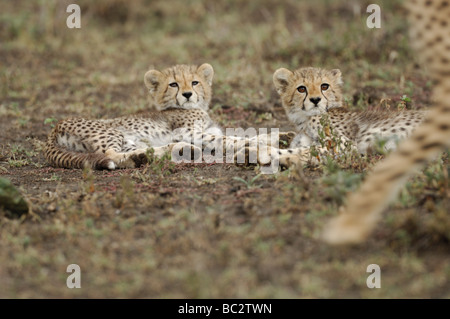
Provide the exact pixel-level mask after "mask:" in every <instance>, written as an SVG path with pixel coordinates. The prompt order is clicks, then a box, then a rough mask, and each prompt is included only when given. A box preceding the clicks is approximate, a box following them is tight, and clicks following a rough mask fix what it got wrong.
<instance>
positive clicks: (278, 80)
mask: <svg viewBox="0 0 450 319" xmlns="http://www.w3.org/2000/svg"><path fill="white" fill-rule="evenodd" d="M293 75H294V73H292V72H291V71H289V70H288V69H285V68H281V69H278V70H276V71H275V73H274V74H273V84H274V85H275V89H276V90H277V93H278V94H279V95H281V94H283V93H284V92H285V91H286V88H287V87H288V85H289V83H290V82H291V78H292V76H293Z"/></svg>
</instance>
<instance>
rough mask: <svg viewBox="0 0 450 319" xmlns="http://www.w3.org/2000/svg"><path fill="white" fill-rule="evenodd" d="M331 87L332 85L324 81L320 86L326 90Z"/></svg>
mask: <svg viewBox="0 0 450 319" xmlns="http://www.w3.org/2000/svg"><path fill="white" fill-rule="evenodd" d="M329 87H330V85H329V84H328V83H322V85H321V86H320V89H321V90H322V91H326V90H328V88H329Z"/></svg>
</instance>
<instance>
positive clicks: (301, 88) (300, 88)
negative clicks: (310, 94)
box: [297, 85, 306, 93]
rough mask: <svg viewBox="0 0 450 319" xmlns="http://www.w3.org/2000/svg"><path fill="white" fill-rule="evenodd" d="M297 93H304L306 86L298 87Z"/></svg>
mask: <svg viewBox="0 0 450 319" xmlns="http://www.w3.org/2000/svg"><path fill="white" fill-rule="evenodd" d="M297 91H299V92H300V93H305V92H306V86H303V85H300V86H299V87H298V88H297Z"/></svg>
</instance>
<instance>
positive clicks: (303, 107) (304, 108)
mask: <svg viewBox="0 0 450 319" xmlns="http://www.w3.org/2000/svg"><path fill="white" fill-rule="evenodd" d="M307 97H308V90H306V95H305V98H304V99H303V106H302V109H303V110H306V107H305V101H306V98H307Z"/></svg>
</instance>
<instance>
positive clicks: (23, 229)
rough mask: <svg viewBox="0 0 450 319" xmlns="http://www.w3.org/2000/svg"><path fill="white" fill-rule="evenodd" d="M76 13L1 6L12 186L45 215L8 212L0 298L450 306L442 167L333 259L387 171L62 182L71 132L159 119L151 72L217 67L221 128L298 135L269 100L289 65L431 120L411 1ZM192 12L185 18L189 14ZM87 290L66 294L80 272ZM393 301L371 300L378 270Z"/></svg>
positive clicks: (209, 171) (133, 172) (0, 92)
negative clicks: (353, 216) (277, 74)
mask: <svg viewBox="0 0 450 319" xmlns="http://www.w3.org/2000/svg"><path fill="white" fill-rule="evenodd" d="M73 2H74V3H79V4H80V6H81V9H82V16H81V17H82V27H81V29H68V28H67V27H66V24H65V22H66V17H67V16H68V15H69V14H68V13H66V11H65V9H66V7H67V3H71V2H67V3H66V2H64V1H45V2H36V3H34V2H30V1H14V2H2V4H0V38H1V43H0V127H1V129H0V177H3V178H7V179H9V180H10V181H11V182H12V183H13V184H14V185H15V186H17V187H18V189H19V190H20V191H21V192H22V194H23V195H24V197H25V198H26V199H27V201H28V202H29V204H30V206H31V212H30V213H29V214H26V215H24V216H22V217H21V218H11V217H10V216H9V214H8V213H7V212H6V211H5V210H2V209H1V208H0V287H2V288H1V289H0V298H48V297H53V298H80V297H86V298H104V297H107V298H117V297H119V298H449V297H450V294H449V292H450V281H449V277H450V262H449V261H450V258H449V256H450V255H449V253H450V250H449V241H450V215H449V214H448V212H449V208H450V205H449V204H450V188H449V186H450V183H449V178H448V174H449V171H450V170H449V154H448V152H445V153H444V154H442V156H440V157H439V158H438V159H436V160H435V161H433V162H432V163H430V164H428V165H427V167H426V168H424V169H423V170H421V171H420V172H418V173H417V174H416V175H414V176H413V177H411V178H410V179H409V180H408V182H407V184H406V185H405V187H404V188H403V189H402V190H401V192H400V195H399V197H398V198H397V199H396V201H395V202H394V203H393V204H392V205H391V206H390V207H389V209H388V210H387V211H386V212H385V213H384V215H383V216H384V218H383V220H382V221H381V222H380V223H379V225H378V226H377V228H376V230H375V232H374V234H373V236H372V237H371V238H370V239H369V240H368V241H367V243H364V244H362V245H359V246H352V247H339V248H336V247H330V246H327V245H325V244H324V243H323V242H321V241H320V232H321V229H322V227H323V225H324V224H325V223H326V222H327V221H328V220H329V219H330V218H331V217H332V216H334V215H335V214H337V211H338V208H339V207H340V206H341V205H342V204H343V203H344V201H345V194H347V193H348V192H352V191H354V190H355V189H357V187H358V185H359V183H360V182H361V180H362V179H363V178H364V176H365V174H366V173H367V171H369V170H370V168H371V167H372V165H373V164H374V163H376V162H378V161H379V160H380V159H382V158H383V156H380V155H371V156H368V157H367V158H364V159H361V158H360V159H355V158H352V159H347V160H342V161H339V162H329V163H323V164H322V165H321V166H319V167H308V166H306V167H304V168H300V169H290V170H285V171H282V172H279V173H277V174H271V175H264V174H260V172H259V170H258V167H236V166H234V165H232V164H207V163H201V164H174V163H171V162H170V161H165V160H162V161H158V162H156V163H153V164H151V165H146V166H144V167H141V168H139V169H126V170H116V171H90V170H84V171H83V170H68V169H55V168H52V167H50V166H49V165H48V164H47V163H46V161H45V159H44V157H43V154H42V147H43V143H44V142H45V140H46V137H47V135H48V134H49V133H50V131H51V128H52V126H53V125H54V124H55V123H56V121H57V120H60V119H64V118H66V117H71V116H78V117H79V116H82V117H89V118H110V117H116V116H121V115H126V114H133V113H136V112H142V111H145V110H148V109H149V108H151V106H150V101H149V99H148V96H147V92H146V89H145V87H144V84H143V75H144V74H145V72H146V71H147V70H148V69H150V68H156V69H162V68H165V67H168V66H170V65H173V64H176V63H193V64H201V63H203V62H208V63H210V64H212V65H213V67H214V69H215V78H214V84H213V88H214V93H213V96H214V98H213V101H212V105H211V111H210V114H211V116H212V117H213V118H214V119H215V120H216V121H217V122H218V123H219V124H220V125H221V126H222V127H243V128H248V127H255V128H259V127H267V128H280V130H281V131H287V130H292V129H293V126H292V125H291V124H290V123H289V122H288V120H287V118H286V115H285V113H284V111H283V109H282V107H281V105H280V102H279V98H278V96H277V94H276V92H275V90H274V89H273V85H272V83H271V77H272V74H273V72H274V70H275V69H276V68H278V67H282V66H283V67H287V68H291V69H295V68H297V67H301V66H308V65H311V66H321V67H326V68H340V69H341V71H342V73H343V75H344V81H345V84H344V95H345V103H346V104H347V106H348V107H349V108H352V109H355V110H362V109H368V108H386V107H388V108H391V109H395V108H397V107H399V106H400V107H401V106H406V108H409V109H420V108H425V107H428V106H429V105H430V103H431V101H430V93H431V87H432V85H431V82H430V80H429V78H428V77H427V74H426V72H425V70H423V69H422V68H421V67H420V66H419V65H418V63H417V59H416V57H415V55H414V53H413V52H412V51H411V50H410V47H409V41H408V37H407V24H406V22H405V20H404V15H403V11H402V9H401V6H400V4H401V2H398V1H380V2H379V4H380V6H381V9H382V19H383V20H382V28H381V29H368V28H367V27H366V24H365V21H366V18H367V16H368V14H367V13H366V12H365V9H366V7H367V5H368V4H369V3H370V2H367V1H366V2H364V1H362V2H361V1H336V2H334V1H333V2H331V1H325V0H323V1H322V0H320V1H314V2H306V1H304V2H302V1H281V2H279V1H275V0H263V1H258V2H253V1H243V0H233V1H227V2H220V3H219V2H210V1H200V0H196V1H192V2H190V3H189V5H188V6H186V3H185V2H182V1H174V2H173V3H172V2H167V1H145V0H140V1H135V2H132V3H128V2H127V1H120V0H114V1H103V0H102V1H96V2H95V3H92V2H90V1H73ZM180 7H183V10H180ZM70 264H77V265H79V266H80V269H81V288H80V289H69V288H67V286H66V280H67V277H68V276H69V275H70V273H68V272H66V269H67V266H68V265H70ZM370 264H377V265H379V266H380V269H381V288H379V289H377V288H375V289H369V288H368V287H367V285H366V280H367V277H368V276H369V275H370V273H368V272H367V266H368V265H370Z"/></svg>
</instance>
